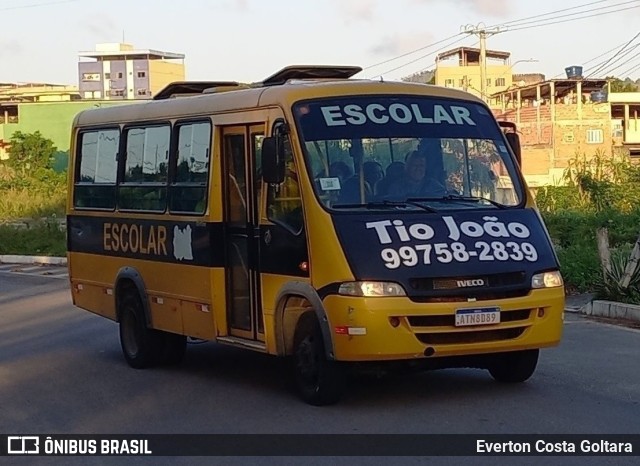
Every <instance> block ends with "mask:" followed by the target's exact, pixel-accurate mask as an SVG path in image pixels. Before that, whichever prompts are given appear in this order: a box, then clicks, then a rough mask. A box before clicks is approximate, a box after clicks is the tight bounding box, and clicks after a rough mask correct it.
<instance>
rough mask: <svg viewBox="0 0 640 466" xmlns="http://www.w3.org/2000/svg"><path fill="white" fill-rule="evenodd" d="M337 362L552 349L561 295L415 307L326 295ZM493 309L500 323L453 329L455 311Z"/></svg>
mask: <svg viewBox="0 0 640 466" xmlns="http://www.w3.org/2000/svg"><path fill="white" fill-rule="evenodd" d="M324 307H325V310H326V313H327V317H328V320H329V326H330V331H331V338H332V345H333V354H334V357H335V359H336V360H338V361H385V360H415V359H424V358H427V357H431V358H435V357H444V356H470V355H476V354H477V355H481V354H487V353H496V352H504V351H518V350H526V349H536V348H543V347H548V346H555V345H557V344H558V343H559V342H560V338H561V335H562V323H563V312H564V289H563V288H549V289H542V290H533V291H531V292H530V293H529V294H528V295H527V296H524V297H519V298H513V299H502V300H496V301H478V302H445V303H416V302H413V301H411V300H410V299H409V298H406V297H402V298H395V297H393V298H391V297H390V298H359V297H347V296H338V295H330V296H327V297H326V298H325V300H324ZM478 308H499V310H500V323H497V324H488V325H472V326H456V325H455V315H456V311H458V310H461V309H478Z"/></svg>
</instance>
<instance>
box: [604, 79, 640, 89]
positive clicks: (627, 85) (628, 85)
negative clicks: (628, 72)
mask: <svg viewBox="0 0 640 466" xmlns="http://www.w3.org/2000/svg"><path fill="white" fill-rule="evenodd" d="M606 79H607V80H609V81H610V82H611V92H637V91H638V86H637V85H636V84H634V83H633V81H630V80H625V81H623V80H622V79H619V78H615V77H613V76H607V78H606Z"/></svg>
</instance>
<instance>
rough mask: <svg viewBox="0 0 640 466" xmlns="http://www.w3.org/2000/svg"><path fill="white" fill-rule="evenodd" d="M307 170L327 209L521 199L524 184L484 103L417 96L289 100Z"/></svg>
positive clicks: (500, 203)
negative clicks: (292, 104) (292, 103)
mask: <svg viewBox="0 0 640 466" xmlns="http://www.w3.org/2000/svg"><path fill="white" fill-rule="evenodd" d="M293 110H294V115H295V118H296V123H297V125H298V131H299V134H300V137H301V140H302V146H303V152H304V156H305V161H306V164H307V170H308V172H309V173H310V176H311V177H312V184H313V186H314V189H315V192H316V195H317V196H318V198H319V199H320V200H321V202H322V203H323V204H324V205H325V206H326V207H327V208H330V209H350V208H356V209H357V208H370V209H377V208H380V209H386V208H402V209H427V210H430V209H434V210H438V211H439V210H446V209H467V208H469V209H473V208H479V207H490V208H506V207H509V206H516V205H519V204H520V203H521V202H522V200H523V187H522V185H521V184H520V180H519V178H518V176H517V175H516V173H517V169H516V167H515V165H514V163H513V161H512V160H513V159H512V158H511V156H510V154H509V152H508V149H507V147H506V145H505V140H504V137H503V135H502V133H501V130H500V128H499V126H498V124H497V123H496V121H495V119H494V117H493V116H492V115H491V113H490V112H489V111H488V110H487V109H486V108H485V107H484V106H482V105H480V104H477V103H474V102H467V101H460V100H449V99H441V98H430V97H421V96H406V95H403V96H350V97H341V98H338V99H322V100H314V101H304V102H300V103H297V104H296V105H295V106H294V109H293Z"/></svg>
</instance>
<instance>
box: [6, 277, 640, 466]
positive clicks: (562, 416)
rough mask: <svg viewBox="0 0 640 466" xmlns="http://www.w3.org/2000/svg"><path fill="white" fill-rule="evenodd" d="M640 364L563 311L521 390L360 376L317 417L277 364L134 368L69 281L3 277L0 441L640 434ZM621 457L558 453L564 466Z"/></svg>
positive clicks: (203, 359) (639, 347)
mask: <svg viewBox="0 0 640 466" xmlns="http://www.w3.org/2000/svg"><path fill="white" fill-rule="evenodd" d="M639 368H640V331H639V330H634V329H628V328H625V327H620V326H615V325H607V324H603V323H600V322H595V321H592V320H588V319H586V318H583V317H581V316H577V315H574V314H567V316H566V322H565V333H564V338H563V341H562V344H561V345H560V347H558V348H554V349H548V350H544V351H543V352H542V355H541V360H540V362H539V365H538V370H537V372H536V373H535V375H534V376H533V378H532V379H531V380H530V381H529V382H527V383H525V384H520V385H516V386H506V385H500V384H497V383H495V382H494V381H493V380H492V379H491V377H490V376H489V374H488V372H486V371H481V370H472V369H452V370H444V371H435V372H428V373H420V374H410V375H394V376H387V377H384V378H377V377H373V376H360V377H357V378H356V379H355V380H354V381H353V382H352V384H351V388H350V390H349V392H348V394H347V396H346V397H345V398H344V399H343V401H342V402H341V403H340V404H338V405H336V406H331V407H323V408H316V407H312V406H307V405H305V404H303V403H302V402H300V401H299V400H298V399H297V398H296V397H295V396H294V395H293V394H292V393H291V390H290V388H289V383H288V372H287V365H286V364H285V362H284V361H283V360H281V359H277V358H274V357H270V356H265V355H261V354H256V353H252V352H248V351H243V350H238V349H235V348H230V347H225V346H220V345H217V344H214V343H204V344H192V345H190V346H189V348H188V351H187V357H186V359H185V362H184V364H183V365H181V366H180V367H177V368H158V369H151V370H134V369H131V368H129V367H128V366H127V365H126V363H125V361H124V359H123V357H122V354H121V350H120V345H119V340H118V328H117V325H116V324H114V323H112V322H110V321H108V320H106V319H104V318H101V317H98V316H95V315H93V314H90V313H88V312H86V311H83V310H80V309H77V308H74V307H73V306H72V305H71V300H70V293H69V289H68V282H67V281H66V280H64V279H55V278H54V277H50V276H42V275H34V274H29V273H25V274H17V273H11V272H10V271H7V270H5V271H0V432H4V433H8V434H11V433H15V432H20V433H43V434H56V433H57V434H71V433H75V434H81V433H105V434H114V433H117V434H140V433H144V434H153V433H168V434H170V433H240V434H248V433H258V434H259V433H285V434H286V433H297V434H298V433H309V434H314V433H347V434H354V433H357V434H376V433H395V434H403V433H413V434H422V433H472V434H477V433H483V434H511V433H522V434H527V433H532V434H622V433H630V434H640V370H639ZM87 459H88V458H85V459H84V460H83V463H87V461H86V460H87ZM636 459H637V458H636ZM109 460H110V459H108V458H103V459H98V458H93V459H92V461H91V462H92V463H93V462H96V461H97V462H98V463H101V462H109ZM308 460H309V461H305V463H310V464H311V463H315V462H326V461H329V459H327V458H320V459H315V460H313V459H308ZM485 460H486V461H487V462H485ZM489 460H491V461H489ZM502 460H504V461H508V463H507V462H505V463H504V464H512V463H514V462H515V463H518V464H539V463H541V462H543V461H544V462H545V463H548V462H549V459H544V458H537V459H536V458H514V457H512V458H510V459H509V458H502ZM626 460H627V459H622V458H602V457H600V458H564V459H562V463H561V464H626ZM237 461H239V462H237ZM269 461H274V462H273V463H272V464H288V463H289V462H291V464H294V463H295V464H299V462H296V460H295V459H291V460H284V459H278V460H277V459H270V460H269ZM344 461H346V462H345V463H344V464H347V463H349V464H354V461H355V460H354V459H349V460H348V461H347V460H344ZM504 461H503V462H504ZM171 462H172V463H174V462H175V459H174V460H171ZM330 462H331V463H332V464H335V463H336V462H342V460H340V461H338V460H336V461H334V460H331V461H330ZM355 462H356V463H358V462H360V463H362V462H369V463H370V464H389V461H382V459H380V458H370V459H368V460H367V459H359V460H358V461H355ZM397 462H398V461H393V462H392V463H397ZM402 462H403V463H407V464H412V463H413V462H415V463H416V464H418V463H420V462H421V460H420V459H416V458H413V459H412V458H403V460H402ZM438 462H439V463H440V464H459V463H460V458H449V459H447V458H440V459H439V461H438ZM473 462H474V464H495V463H496V461H495V458H494V459H491V458H475V459H474V461H473ZM157 463H158V458H156V459H154V461H151V462H150V463H149V464H157ZM191 463H192V462H191V461H189V462H186V461H185V464H191ZM216 463H217V464H242V463H243V462H242V461H240V460H235V459H233V458H226V459H220V461H218V460H216ZM632 463H633V462H632V461H629V462H628V464H632Z"/></svg>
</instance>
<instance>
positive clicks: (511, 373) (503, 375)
mask: <svg viewBox="0 0 640 466" xmlns="http://www.w3.org/2000/svg"><path fill="white" fill-rule="evenodd" d="M539 353H540V350H537V349H535V350H526V351H512V352H508V353H498V354H496V355H494V356H493V360H492V361H491V363H490V365H489V373H490V374H491V376H492V377H493V378H494V379H495V380H496V381H498V382H502V383H520V382H524V381H525V380H527V379H528V378H529V377H531V376H532V375H533V373H534V372H535V370H536V366H537V365H538V355H539Z"/></svg>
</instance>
